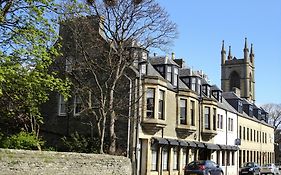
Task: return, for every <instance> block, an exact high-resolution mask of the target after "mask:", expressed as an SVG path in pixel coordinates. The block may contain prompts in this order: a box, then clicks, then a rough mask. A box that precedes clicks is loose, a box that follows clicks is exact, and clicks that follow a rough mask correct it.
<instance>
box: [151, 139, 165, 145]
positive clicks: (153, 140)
mask: <svg viewBox="0 0 281 175" xmlns="http://www.w3.org/2000/svg"><path fill="white" fill-rule="evenodd" d="M152 143H157V144H159V145H168V144H169V142H168V140H167V139H164V138H160V137H153V138H152Z"/></svg>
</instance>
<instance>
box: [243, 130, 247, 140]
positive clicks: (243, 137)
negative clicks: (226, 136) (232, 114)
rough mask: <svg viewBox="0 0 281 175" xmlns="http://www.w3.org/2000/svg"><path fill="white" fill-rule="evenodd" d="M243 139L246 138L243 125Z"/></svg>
mask: <svg viewBox="0 0 281 175" xmlns="http://www.w3.org/2000/svg"><path fill="white" fill-rule="evenodd" d="M243 140H246V128H245V127H243Z"/></svg>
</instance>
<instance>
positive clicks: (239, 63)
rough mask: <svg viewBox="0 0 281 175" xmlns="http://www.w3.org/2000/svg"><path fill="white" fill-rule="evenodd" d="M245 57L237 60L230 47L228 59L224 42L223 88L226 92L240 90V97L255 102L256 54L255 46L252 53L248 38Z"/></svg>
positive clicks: (222, 59) (222, 52) (222, 58)
mask: <svg viewBox="0 0 281 175" xmlns="http://www.w3.org/2000/svg"><path fill="white" fill-rule="evenodd" d="M243 52H244V57H243V58H241V59H237V58H236V57H235V56H234V57H233V56H232V54H231V46H229V50H228V57H227V59H226V51H225V49H224V41H223V42H222V50H221V88H222V90H223V91H224V92H229V91H234V90H236V89H239V90H240V97H241V98H245V99H247V100H249V101H250V102H255V66H254V62H255V54H254V49H253V44H251V48H250V53H249V49H248V43H247V38H245V44H244V49H243Z"/></svg>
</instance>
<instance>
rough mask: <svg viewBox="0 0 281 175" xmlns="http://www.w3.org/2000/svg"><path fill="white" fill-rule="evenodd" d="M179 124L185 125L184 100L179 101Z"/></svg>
mask: <svg viewBox="0 0 281 175" xmlns="http://www.w3.org/2000/svg"><path fill="white" fill-rule="evenodd" d="M180 124H182V125H186V124H187V123H186V100H185V99H180Z"/></svg>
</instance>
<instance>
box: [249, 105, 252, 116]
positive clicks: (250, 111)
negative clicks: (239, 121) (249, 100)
mask: <svg viewBox="0 0 281 175" xmlns="http://www.w3.org/2000/svg"><path fill="white" fill-rule="evenodd" d="M249 116H251V117H252V116H253V106H252V105H249Z"/></svg>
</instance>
